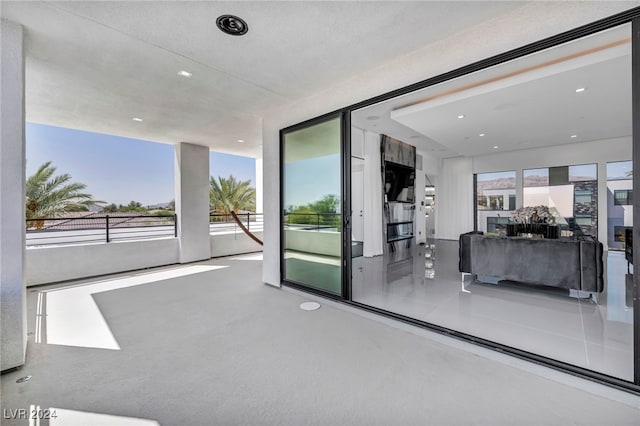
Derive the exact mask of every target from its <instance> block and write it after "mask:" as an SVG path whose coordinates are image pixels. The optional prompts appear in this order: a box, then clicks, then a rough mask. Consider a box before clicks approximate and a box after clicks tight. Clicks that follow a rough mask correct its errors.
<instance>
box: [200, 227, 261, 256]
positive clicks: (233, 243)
mask: <svg viewBox="0 0 640 426" xmlns="http://www.w3.org/2000/svg"><path fill="white" fill-rule="evenodd" d="M253 234H254V235H255V236H256V237H258V238H260V239H262V232H254V233H253ZM209 241H210V245H211V257H220V256H230V255H233V254H243V253H253V252H257V251H262V246H261V245H260V244H258V243H256V242H255V241H253V240H252V239H251V238H249V237H248V236H247V235H245V234H244V233H243V232H242V231H238V232H236V233H233V234H216V235H211V238H210V239H209Z"/></svg>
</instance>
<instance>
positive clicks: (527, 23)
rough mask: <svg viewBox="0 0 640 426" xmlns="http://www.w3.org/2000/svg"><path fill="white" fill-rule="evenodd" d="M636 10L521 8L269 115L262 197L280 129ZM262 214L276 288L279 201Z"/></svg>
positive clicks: (275, 172)
mask: <svg viewBox="0 0 640 426" xmlns="http://www.w3.org/2000/svg"><path fill="white" fill-rule="evenodd" d="M635 5H637V2H597V3H594V2H543V3H539V2H535V3H532V4H524V5H523V6H522V7H520V8H518V9H516V10H513V11H510V12H508V13H505V14H504V15H502V16H499V17H496V18H494V19H491V20H489V21H487V22H485V23H482V24H479V25H476V26H473V27H470V28H462V29H460V31H458V32H456V34H454V35H453V36H451V37H448V38H445V39H443V40H441V41H439V42H436V43H432V44H429V45H427V46H425V47H424V48H421V49H418V50H416V51H414V52H413V53H410V54H407V55H404V56H402V57H399V58H395V59H394V60H393V61H389V62H388V63H386V64H383V65H381V66H379V67H376V68H373V69H371V70H370V71H368V72H365V73H360V74H359V75H357V76H354V77H353V78H346V79H344V80H342V81H338V82H336V84H335V85H334V86H333V87H331V88H328V89H327V90H324V91H322V92H319V93H317V94H315V95H313V96H310V97H308V98H306V99H304V100H302V101H300V102H296V103H291V104H290V105H289V106H288V107H283V108H280V109H278V110H274V111H272V112H271V113H270V114H267V115H265V116H264V118H263V124H262V131H263V147H262V157H263V161H264V192H265V194H273V195H275V194H279V192H280V173H279V167H280V148H279V147H280V144H279V130H280V129H282V128H285V127H287V126H290V125H293V124H296V123H300V122H302V121H304V120H308V119H311V118H313V117H317V116H320V115H323V114H326V113H327V112H329V111H334V110H337V109H339V108H344V107H345V106H348V105H351V104H353V103H356V102H359V101H362V100H364V99H369V98H372V97H374V96H378V95H380V94H382V93H385V92H388V91H391V90H394V89H398V88H401V87H404V86H407V85H409V84H413V83H415V82H418V81H421V80H424V79H427V78H429V77H432V76H436V75H439V74H442V73H445V72H448V71H451V70H454V69H456V68H459V67H462V66H465V65H468V64H471V63H474V62H476V61H480V60H482V59H486V58H489V57H491V56H493V55H497V54H500V53H503V52H506V51H509V50H511V49H515V48H518V47H521V46H524V45H526V44H529V43H532V42H535V41H538V40H541V39H543V38H546V37H550V36H553V35H556V34H559V33H561V32H564V31H568V30H571V29H573V28H576V27H578V26H580V25H585V24H588V23H590V22H593V21H596V20H598V19H602V18H605V17H607V16H610V15H612V14H615V13H618V12H621V11H624V10H627V9H629V8H631V7H633V6H635ZM488 41H489V42H488ZM438 194H439V197H440V196H442V194H443V191H442V190H441V189H440V188H439V189H438ZM439 199H440V198H439ZM264 213H265V230H264V232H265V234H264V236H265V246H264V263H263V280H264V281H265V282H266V283H269V284H273V285H277V286H279V285H280V266H279V265H280V214H281V212H280V200H279V197H278V196H270V197H266V198H265V200H264ZM472 214H473V209H471V215H472ZM437 216H438V215H437ZM445 218H446V216H445ZM436 219H437V218H436ZM440 222H443V219H441V220H440ZM436 227H437V228H438V225H436Z"/></svg>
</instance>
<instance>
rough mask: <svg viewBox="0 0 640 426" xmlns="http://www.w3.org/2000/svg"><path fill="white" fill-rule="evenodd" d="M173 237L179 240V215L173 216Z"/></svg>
mask: <svg viewBox="0 0 640 426" xmlns="http://www.w3.org/2000/svg"><path fill="white" fill-rule="evenodd" d="M173 237H174V238H178V214H177V213H174V214H173Z"/></svg>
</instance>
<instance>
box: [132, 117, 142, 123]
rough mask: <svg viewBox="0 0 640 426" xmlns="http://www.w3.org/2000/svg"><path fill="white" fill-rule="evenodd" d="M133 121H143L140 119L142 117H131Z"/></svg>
mask: <svg viewBox="0 0 640 426" xmlns="http://www.w3.org/2000/svg"><path fill="white" fill-rule="evenodd" d="M133 121H137V122H140V121H143V120H142V118H138V117H133Z"/></svg>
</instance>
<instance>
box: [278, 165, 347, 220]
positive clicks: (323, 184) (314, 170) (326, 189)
mask: <svg viewBox="0 0 640 426" xmlns="http://www.w3.org/2000/svg"><path fill="white" fill-rule="evenodd" d="M285 179H286V182H287V186H286V188H287V192H286V194H285V200H284V203H285V206H286V207H287V208H289V206H303V205H306V204H309V203H313V202H315V201H318V200H320V199H322V197H324V196H325V195H329V194H335V195H338V196H340V154H333V155H327V156H324V157H313V158H308V159H305V160H298V161H294V162H292V163H287V164H286V166H285Z"/></svg>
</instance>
